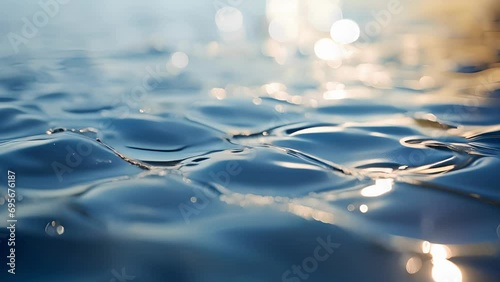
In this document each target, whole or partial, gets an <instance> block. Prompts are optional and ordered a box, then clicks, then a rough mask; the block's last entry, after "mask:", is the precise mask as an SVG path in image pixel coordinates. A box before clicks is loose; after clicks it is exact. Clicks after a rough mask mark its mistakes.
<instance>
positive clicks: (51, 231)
mask: <svg viewBox="0 0 500 282" xmlns="http://www.w3.org/2000/svg"><path fill="white" fill-rule="evenodd" d="M45 233H47V234H48V235H50V236H58V235H62V234H63V233H64V226H62V225H61V224H60V223H59V222H58V221H55V220H53V221H51V222H49V223H47V226H45Z"/></svg>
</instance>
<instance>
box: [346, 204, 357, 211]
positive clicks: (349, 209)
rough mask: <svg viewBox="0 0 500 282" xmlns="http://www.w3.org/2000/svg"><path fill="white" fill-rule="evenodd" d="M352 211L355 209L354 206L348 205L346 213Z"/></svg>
mask: <svg viewBox="0 0 500 282" xmlns="http://www.w3.org/2000/svg"><path fill="white" fill-rule="evenodd" d="M354 209H355V207H354V205H353V204H349V205H348V206H347V210H348V211H353V210H354Z"/></svg>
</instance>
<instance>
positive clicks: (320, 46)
mask: <svg viewBox="0 0 500 282" xmlns="http://www.w3.org/2000/svg"><path fill="white" fill-rule="evenodd" d="M314 53H315V54H316V56H317V57H318V58H320V59H322V60H325V61H336V60H342V57H343V54H344V53H343V50H342V48H341V47H340V46H339V45H338V44H337V43H335V42H333V40H331V39H330V38H322V39H320V40H318V41H316V43H315V44H314Z"/></svg>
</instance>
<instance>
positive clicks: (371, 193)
mask: <svg viewBox="0 0 500 282" xmlns="http://www.w3.org/2000/svg"><path fill="white" fill-rule="evenodd" d="M393 185H394V179H391V178H387V179H383V178H382V179H376V180H375V184H374V185H370V186H368V187H366V188H363V189H362V190H361V195H362V196H364V197H378V196H381V195H383V194H386V193H389V192H390V191H391V190H392V186H393Z"/></svg>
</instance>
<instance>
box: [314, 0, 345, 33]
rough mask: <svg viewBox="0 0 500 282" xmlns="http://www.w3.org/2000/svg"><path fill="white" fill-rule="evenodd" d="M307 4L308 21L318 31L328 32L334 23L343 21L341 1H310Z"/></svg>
mask: <svg viewBox="0 0 500 282" xmlns="http://www.w3.org/2000/svg"><path fill="white" fill-rule="evenodd" d="M307 4H308V5H307V21H308V22H309V23H310V24H311V25H312V27H314V28H315V29H316V30H319V31H323V32H328V31H330V27H331V26H332V24H333V23H334V22H336V21H338V20H340V19H342V9H341V8H340V6H339V1H335V0H333V1H332V0H308V1H307Z"/></svg>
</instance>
